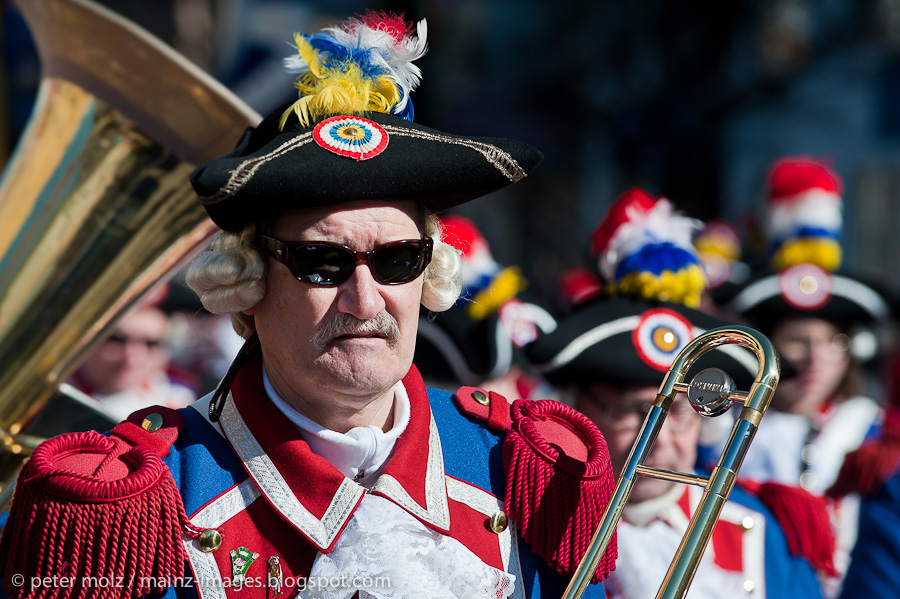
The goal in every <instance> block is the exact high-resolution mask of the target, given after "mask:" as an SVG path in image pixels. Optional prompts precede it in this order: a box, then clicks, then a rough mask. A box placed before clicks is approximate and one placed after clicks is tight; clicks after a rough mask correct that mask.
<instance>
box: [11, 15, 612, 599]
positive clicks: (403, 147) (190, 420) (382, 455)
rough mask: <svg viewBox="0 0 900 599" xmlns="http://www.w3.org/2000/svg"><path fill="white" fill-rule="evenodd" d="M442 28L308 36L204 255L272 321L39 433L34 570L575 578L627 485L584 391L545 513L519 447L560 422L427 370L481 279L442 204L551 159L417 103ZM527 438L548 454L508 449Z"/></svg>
mask: <svg viewBox="0 0 900 599" xmlns="http://www.w3.org/2000/svg"><path fill="white" fill-rule="evenodd" d="M425 31H426V29H425V23H424V21H423V22H421V23H419V24H418V29H417V32H414V31H413V29H412V27H411V26H410V25H408V24H407V23H405V22H404V21H403V20H402V18H400V17H396V16H393V15H385V14H376V13H372V14H368V15H366V16H365V17H361V18H357V19H351V20H349V21H348V22H346V23H343V24H341V25H340V26H338V27H335V28H330V29H326V30H323V31H322V32H319V33H317V34H315V35H312V36H301V35H298V36H297V38H296V42H297V50H298V54H297V56H295V57H293V58H292V59H291V60H290V61H289V63H290V66H292V67H294V68H296V70H297V71H298V72H299V73H300V75H299V78H298V80H297V87H298V88H299V90H300V98H299V99H298V100H297V102H295V103H294V104H293V105H291V106H288V107H286V108H284V109H281V110H278V111H276V112H275V113H274V114H272V115H270V116H269V117H267V118H266V119H265V120H264V121H263V122H262V123H261V124H260V125H259V126H258V127H256V128H255V129H249V130H248V131H247V132H246V134H245V135H244V136H243V138H242V139H241V140H240V141H239V143H238V145H237V147H236V148H235V149H234V151H233V152H231V153H230V154H228V155H226V156H224V157H222V158H220V159H217V160H214V161H212V162H210V163H207V164H205V165H203V166H201V167H200V168H198V169H197V170H196V171H195V173H194V175H193V177H192V182H193V184H194V187H195V189H196V190H197V192H198V194H199V196H200V199H201V201H202V202H203V204H204V205H205V207H206V209H207V211H208V212H209V215H210V216H211V218H212V219H213V221H214V222H215V223H216V224H218V225H219V226H220V227H221V228H222V229H223V233H222V234H221V235H220V236H219V237H218V238H217V239H216V240H215V241H214V243H213V244H212V246H211V248H210V250H209V251H207V252H205V253H204V254H202V255H201V256H199V257H198V258H197V260H195V262H194V264H193V265H192V267H191V269H190V271H189V273H188V280H189V282H190V284H191V285H192V287H193V288H194V289H195V290H197V291H198V293H199V295H200V296H201V299H202V301H203V302H204V305H205V306H206V308H207V309H209V310H210V311H211V312H214V313H229V314H231V315H232V320H233V323H234V325H235V328H236V330H237V331H238V332H239V333H240V334H241V335H242V336H243V337H244V338H245V339H246V340H247V342H246V344H245V346H244V348H243V349H242V350H241V352H240V354H239V355H238V357H237V358H236V360H235V362H234V364H233V365H232V367H231V369H230V370H229V372H228V374H227V375H226V376H225V378H224V379H223V381H222V383H221V384H220V385H219V387H218V389H217V390H216V391H215V392H214V393H212V394H210V396H208V397H206V398H203V399H202V400H200V401H199V402H197V403H196V404H194V405H193V406H191V407H189V408H186V409H184V410H180V411H177V412H176V411H169V410H165V409H148V410H142V411H140V412H137V413H135V414H133V415H132V416H131V417H130V418H129V419H128V421H126V422H124V423H122V424H120V425H119V426H117V427H116V428H115V429H114V430H113V431H112V432H111V434H110V435H109V436H108V437H107V436H100V435H96V434H91V433H84V434H72V435H68V436H63V437H58V438H55V439H51V440H50V441H48V442H46V443H45V444H44V445H42V446H41V447H40V448H39V449H38V450H37V451H36V452H35V455H34V458H33V459H32V460H31V462H29V465H28V468H27V469H26V471H25V472H24V474H23V476H22V477H21V478H20V481H19V485H18V490H17V497H16V502H15V503H14V505H13V508H12V511H11V514H10V522H11V523H10V524H9V525H8V526H7V528H6V530H5V531H4V537H3V539H2V542H0V562H2V563H3V564H4V575H5V576H4V578H5V584H6V589H7V591H8V592H9V593H10V594H11V595H13V596H17V597H18V596H28V597H31V596H37V595H43V594H44V593H46V594H47V596H60V597H62V596H68V595H70V594H71V595H79V596H84V595H83V594H85V593H86V594H87V595H88V596H91V595H93V594H98V593H99V591H97V589H99V588H101V587H102V588H103V590H102V594H103V595H104V596H115V597H122V598H123V599H124V598H126V597H132V596H137V595H144V594H148V593H151V592H154V591H159V592H164V593H166V596H185V597H196V596H198V595H199V596H201V597H204V598H205V597H244V598H248V599H250V598H253V597H265V598H270V597H288V596H295V593H297V592H298V591H299V592H300V596H304V597H305V596H325V597H341V598H344V597H352V596H355V595H356V594H357V593H359V596H361V597H370V596H371V597H388V596H390V597H420V596H430V597H460V598H462V597H466V598H469V597H507V596H512V597H539V596H545V597H558V596H560V595H561V594H562V592H563V589H564V588H565V587H566V584H567V583H568V579H569V577H570V574H571V573H572V572H573V571H574V568H575V566H576V565H577V563H578V561H579V560H580V558H581V555H583V553H584V548H585V544H586V539H587V538H589V537H590V532H591V527H592V526H593V525H595V524H596V518H594V519H593V520H592V519H591V518H579V520H580V523H579V525H578V526H572V525H571V524H570V520H572V519H573V518H574V517H575V516H577V515H578V514H580V513H581V512H582V511H586V512H589V513H591V514H596V513H602V510H603V507H604V505H605V502H606V501H607V500H608V494H609V490H610V489H609V487H610V486H611V468H610V465H609V456H608V453H607V452H606V448H605V444H603V443H602V438H601V437H600V436H599V433H597V431H596V429H594V428H592V427H591V426H589V423H587V424H586V422H585V421H584V420H579V419H578V418H577V416H578V415H577V414H575V413H574V411H572V413H570V414H568V416H569V417H571V418H572V419H573V422H574V424H572V425H570V426H557V425H556V424H553V423H554V422H555V423H558V422H560V421H561V420H564V419H565V418H564V416H563V414H564V411H561V408H565V406H559V408H556V409H555V413H557V416H556V417H555V419H554V420H553V422H551V423H550V424H549V428H548V427H543V428H542V432H543V433H545V434H548V435H550V436H551V437H552V438H553V443H554V446H555V447H558V448H559V451H558V453H557V454H556V457H558V458H565V459H560V462H562V463H563V464H565V466H566V468H565V470H566V471H565V472H562V471H560V472H559V473H558V475H555V473H554V470H553V469H554V466H555V459H553V458H552V457H550V458H548V456H547V455H542V456H540V459H538V458H537V457H535V458H534V462H535V463H534V464H533V466H534V469H532V470H531V471H530V472H537V471H538V470H541V469H543V470H544V473H545V474H546V472H547V469H548V468H549V469H550V471H549V472H550V474H551V475H553V476H552V478H553V479H554V484H555V485H556V486H557V487H558V486H559V485H560V484H563V485H569V486H571V487H573V489H574V492H575V496H576V497H581V498H582V499H581V501H579V502H578V503H577V504H574V505H564V504H562V503H557V504H555V505H553V506H549V507H550V509H547V507H548V506H542V511H541V514H542V516H541V518H540V521H539V522H538V521H537V519H536V520H535V522H534V523H533V524H530V523H529V522H528V520H527V516H528V515H529V514H530V513H531V512H532V511H534V510H536V509H537V506H536V502H538V501H539V500H540V498H541V497H542V495H543V492H544V491H545V490H546V489H544V488H543V487H542V484H543V483H542V482H541V480H549V477H545V478H543V479H539V478H537V477H535V476H530V475H526V474H522V473H521V472H519V471H518V470H517V468H518V467H519V466H521V464H522V463H524V462H527V461H528V457H529V453H528V449H527V448H528V447H530V446H532V445H533V444H534V443H535V442H536V440H535V439H525V437H528V435H529V433H521V432H518V431H517V423H518V424H521V423H522V422H523V421H525V420H528V419H529V418H532V417H533V418H538V417H539V414H538V415H536V413H533V412H530V411H529V406H521V405H518V406H517V404H518V402H517V403H516V404H513V405H512V406H511V405H510V404H509V403H508V402H507V401H506V400H505V399H504V398H502V397H500V396H498V395H496V394H494V393H484V392H481V391H479V390H474V389H468V390H461V391H460V392H458V393H457V394H455V395H454V394H451V393H448V392H442V391H436V390H432V389H428V390H426V388H425V386H424V384H423V382H422V379H421V377H420V376H419V374H418V372H417V370H416V369H415V367H413V366H412V357H413V352H414V345H415V338H416V323H417V320H418V315H419V304H420V303H421V304H422V305H424V306H425V307H426V308H428V309H430V310H436V311H439V310H444V309H446V308H448V307H449V306H451V305H452V304H453V303H454V301H455V300H456V298H457V296H458V295H459V291H460V285H459V281H458V279H459V276H458V272H459V255H458V253H457V252H456V251H455V250H452V249H451V248H449V246H446V245H445V244H442V243H441V242H440V236H439V231H438V230H437V228H436V226H435V223H434V221H432V219H431V218H430V216H429V213H430V212H432V211H438V210H443V209H446V208H449V207H452V206H454V205H457V204H459V203H462V202H465V201H468V200H471V199H474V198H476V197H479V196H481V195H484V194H487V193H489V192H491V191H494V190H496V189H499V188H500V187H503V186H505V185H507V184H509V183H511V182H515V181H518V180H519V179H521V178H523V177H525V175H526V174H527V173H528V172H529V171H530V170H531V169H533V168H534V167H535V166H536V165H537V163H538V162H539V161H540V158H541V156H540V154H539V153H538V152H537V151H536V150H534V149H533V148H531V147H530V146H528V145H526V144H523V143H519V142H515V141H511V140H504V139H487V138H482V139H473V138H466V137H459V136H453V135H448V134H445V133H442V132H440V131H436V130H433V129H428V128H426V127H422V126H420V125H417V124H413V123H412V122H411V121H412V104H411V102H410V99H409V92H410V91H411V90H412V89H413V88H414V87H415V85H416V84H417V83H418V79H419V71H418V68H416V67H415V66H414V65H413V64H412V62H411V61H412V60H414V59H415V58H417V57H418V56H420V55H421V54H422V53H423V52H424V51H425ZM416 33H417V34H418V35H416ZM534 403H535V405H538V404H543V403H544V402H534ZM526 428H527V427H526ZM573 429H574V432H573ZM530 430H532V431H534V430H535V429H534V427H533V426H532V427H531V428H530ZM582 439H589V440H590V442H589V443H588V445H587V447H585V443H584V442H582ZM501 447H502V450H503V453H505V452H507V451H508V450H509V451H512V450H514V449H515V450H518V454H517V455H520V456H522V457H520V458H518V460H517V463H516V464H509V463H507V464H504V462H503V460H502V456H501ZM564 448H568V449H564ZM568 450H571V451H572V453H573V455H582V456H586V458H584V464H583V467H581V468H580V469H572V468H571V463H572V459H571V458H568V457H566V456H565V455H563V454H564V453H565V452H566V451H568ZM513 466H516V468H514V467H513ZM575 471H578V472H580V473H581V474H578V473H577V472H576V473H574V474H573V472H575ZM510 498H515V499H516V504H515V505H514V506H511V505H510ZM529 502H531V503H529ZM587 504H589V505H587ZM579 527H582V528H584V530H577V529H579ZM576 533H577V534H576ZM523 539H524V540H526V541H528V543H527V544H526V543H524V542H522V540H523ZM185 562H187V564H188V567H187V568H185V565H184V564H185ZM607 570H608V564H601V568H600V569H598V571H597V573H596V574H595V576H594V578H595V581H596V580H599V579H600V578H602V577H604V576H605V575H606V573H607ZM182 576H187V578H180V577H182ZM61 581H64V582H65V584H62V582H61ZM50 587H52V588H51V589H50V590H49V591H48V588H50ZM587 593H588V595H590V596H598V597H599V596H602V595H603V587H602V585H600V584H594V585H591V586H590V587H589V589H588V591H587Z"/></svg>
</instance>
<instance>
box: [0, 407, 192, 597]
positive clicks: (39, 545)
mask: <svg viewBox="0 0 900 599" xmlns="http://www.w3.org/2000/svg"><path fill="white" fill-rule="evenodd" d="M183 426H184V423H183V421H182V418H181V414H179V413H178V412H176V411H175V410H171V409H168V408H161V407H154V408H148V409H144V410H140V411H138V412H135V413H134V414H132V415H131V416H129V417H128V419H127V420H126V421H124V422H122V423H121V424H119V425H117V426H116V427H115V428H114V429H113V430H112V431H111V432H110V435H109V436H106V435H102V434H100V433H98V432H95V431H88V432H79V433H69V434H65V435H60V436H58V437H54V438H52V439H48V440H47V441H45V442H43V443H41V444H40V445H39V446H38V447H37V448H36V449H35V451H34V453H33V454H32V456H31V459H30V460H29V461H28V462H27V463H26V464H25V467H24V468H23V469H22V472H21V474H20V475H19V478H18V482H17V485H16V492H15V497H14V500H13V504H12V508H11V509H10V513H9V519H8V521H7V525H6V527H5V528H4V530H3V536H2V538H0V564H3V566H2V567H3V571H4V580H5V583H6V589H7V592H8V593H9V594H10V595H11V596H13V597H23V596H29V597H30V596H34V595H35V594H38V595H40V596H44V595H45V594H46V596H53V597H69V596H72V597H74V596H92V595H93V594H96V593H99V592H102V593H104V596H109V597H121V599H130V598H131V597H133V596H137V595H144V594H147V593H150V592H153V591H162V590H165V588H167V587H168V586H170V584H166V582H165V581H175V580H176V579H177V578H180V577H181V576H183V575H184V565H185V561H186V559H187V555H186V553H185V550H184V545H183V544H182V533H185V534H188V535H190V536H199V534H200V531H197V530H195V529H193V528H192V527H191V526H190V524H189V522H188V519H187V516H186V514H185V512H184V505H183V504H182V501H181V497H180V495H179V493H178V489H177V487H176V485H175V481H174V480H173V479H172V475H171V473H170V472H169V469H168V468H167V467H166V465H165V464H164V463H163V462H162V460H161V457H164V456H166V455H168V453H169V450H170V448H171V447H172V444H173V443H175V440H176V439H177V438H178V435H179V433H180V432H181V430H182V428H183ZM14 575H15V576H16V578H17V580H13V579H12V577H13V576H14ZM62 577H66V578H67V580H66V582H65V586H62V584H63V583H59V584H60V586H59V588H54V589H52V590H51V591H50V592H49V593H48V590H47V589H44V588H32V584H34V581H48V580H49V581H54V580H55V581H60V580H61V578H62ZM23 581H24V584H22V582H23ZM16 583H19V584H16ZM92 585H96V586H92ZM100 585H102V586H100ZM162 585H164V586H162Z"/></svg>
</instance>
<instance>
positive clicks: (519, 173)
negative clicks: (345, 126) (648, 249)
mask: <svg viewBox="0 0 900 599" xmlns="http://www.w3.org/2000/svg"><path fill="white" fill-rule="evenodd" d="M382 127H383V128H384V130H385V131H387V132H389V133H390V134H392V135H398V136H400V137H416V138H419V139H425V140H428V141H436V142H441V143H448V144H454V145H457V146H463V147H466V148H469V149H470V150H475V151H476V152H478V153H479V154H481V155H482V156H484V158H485V160H487V161H488V162H489V163H490V164H491V165H493V166H494V168H496V169H497V170H498V171H500V172H501V173H502V174H503V176H504V177H506V178H507V179H509V180H510V181H511V182H513V183H515V182H517V181H519V180H521V179H523V178H524V177H525V176H526V173H525V169H523V168H522V167H521V166H519V163H518V162H516V159H515V158H513V157H512V156H510V155H509V153H507V152H505V151H503V150H501V149H500V148H498V147H497V146H494V145H491V144H486V143H482V142H478V141H472V140H469V139H461V138H458V137H450V136H449V135H436V134H434V133H427V132H425V131H418V130H416V129H404V128H402V127H396V126H393V125H382ZM310 141H312V133H311V132H306V133H303V134H302V135H299V136H297V137H295V138H293V139H290V140H289V141H286V142H285V143H283V144H281V145H280V146H278V147H277V148H275V149H274V150H272V151H271V152H269V153H268V154H265V155H263V156H257V157H256V158H250V159H248V160H245V161H243V162H241V163H240V164H239V165H237V167H236V168H235V169H234V170H233V171H231V175H230V176H229V177H228V181H227V182H226V183H225V185H223V186H222V187H221V188H220V189H219V191H217V192H216V193H214V194H212V195H208V196H203V197H201V198H200V201H201V202H202V203H203V204H205V205H211V204H218V203H219V202H222V201H224V200H227V199H228V198H230V197H233V196H234V195H235V194H237V193H238V192H239V191H240V190H241V189H243V187H244V186H245V185H247V184H248V183H249V182H250V180H251V179H252V178H253V176H254V175H256V173H257V171H259V169H260V168H262V166H263V165H264V164H265V163H267V162H269V161H271V160H274V159H275V158H278V157H280V156H282V155H283V154H286V153H287V152H290V151H291V150H294V149H297V148H301V147H303V146H305V145H306V144H308V143H309V142H310Z"/></svg>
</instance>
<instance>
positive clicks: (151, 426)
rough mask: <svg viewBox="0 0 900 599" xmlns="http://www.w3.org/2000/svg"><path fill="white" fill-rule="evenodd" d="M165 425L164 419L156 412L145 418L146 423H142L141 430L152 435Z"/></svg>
mask: <svg viewBox="0 0 900 599" xmlns="http://www.w3.org/2000/svg"><path fill="white" fill-rule="evenodd" d="M162 425H163V417H162V416H161V415H160V414H157V413H156V412H154V413H152V414H147V415H146V416H144V421H143V422H141V428H142V429H144V430H145V431H147V432H150V433H152V432H153V431H158V430H159V429H160V428H162Z"/></svg>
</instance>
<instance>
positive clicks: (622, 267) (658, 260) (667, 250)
mask: <svg viewBox="0 0 900 599" xmlns="http://www.w3.org/2000/svg"><path fill="white" fill-rule="evenodd" d="M692 264H699V261H698V259H697V257H696V256H694V254H692V253H691V252H689V251H687V250H685V249H682V248H680V247H678V246H676V245H674V244H672V243H661V244H659V245H650V246H644V247H643V248H641V249H640V250H639V251H637V252H635V253H634V254H632V255H630V256H628V257H627V258H625V259H624V260H622V261H621V262H620V263H619V266H618V268H616V280H617V281H620V280H622V279H623V278H624V277H626V276H627V275H629V274H631V273H633V272H650V273H652V274H654V275H656V276H659V275H661V274H662V273H663V271H666V270H669V271H673V272H678V271H680V270H683V269H685V268H687V267H688V266H691V265H692Z"/></svg>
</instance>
